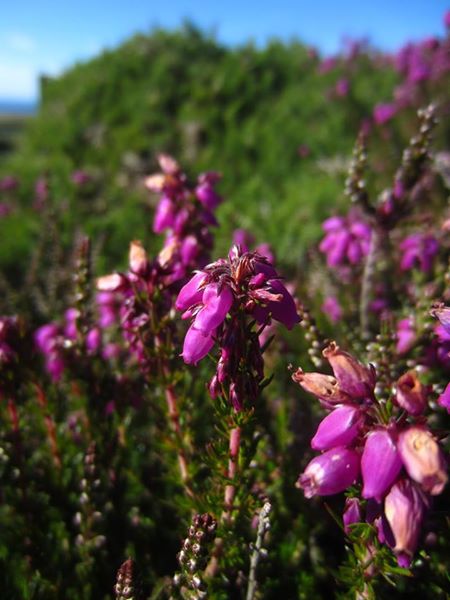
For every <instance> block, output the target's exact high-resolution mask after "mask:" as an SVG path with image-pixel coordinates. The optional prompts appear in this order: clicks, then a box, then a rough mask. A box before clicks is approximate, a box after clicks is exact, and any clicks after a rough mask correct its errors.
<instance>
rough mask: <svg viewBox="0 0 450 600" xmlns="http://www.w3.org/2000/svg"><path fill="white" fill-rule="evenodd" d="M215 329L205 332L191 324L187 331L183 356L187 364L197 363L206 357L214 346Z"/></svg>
mask: <svg viewBox="0 0 450 600" xmlns="http://www.w3.org/2000/svg"><path fill="white" fill-rule="evenodd" d="M214 333H215V332H214V331H211V332H209V333H205V332H204V331H201V330H200V329H197V328H196V327H194V325H191V326H190V327H189V329H188V330H187V332H186V336H185V338H184V344H183V353H182V355H181V356H182V357H183V360H184V362H185V363H186V364H188V365H195V364H197V363H198V361H199V360H201V359H202V358H204V357H205V356H206V355H207V354H208V352H209V351H210V350H211V348H212V347H213V346H214V337H213V336H214Z"/></svg>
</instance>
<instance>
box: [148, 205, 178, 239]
mask: <svg viewBox="0 0 450 600" xmlns="http://www.w3.org/2000/svg"><path fill="white" fill-rule="evenodd" d="M174 220H175V207H174V205H173V203H172V201H171V200H170V198H168V197H167V196H163V197H162V198H161V200H160V201H159V204H158V207H157V209H156V213H155V219H154V221H153V231H154V232H155V233H161V232H162V231H164V229H167V228H168V227H172V226H173V224H174Z"/></svg>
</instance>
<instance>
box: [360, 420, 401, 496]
mask: <svg viewBox="0 0 450 600" xmlns="http://www.w3.org/2000/svg"><path fill="white" fill-rule="evenodd" d="M401 468H402V460H401V458H400V455H399V453H398V452H397V448H396V446H395V443H394V441H393V439H392V437H391V435H390V433H389V432H388V431H387V430H386V429H378V430H376V431H373V432H372V433H370V434H369V435H368V437H367V440H366V444H365V446H364V452H363V455H362V459H361V471H362V478H363V483H364V487H363V491H362V496H363V498H376V499H377V500H380V499H381V498H382V496H383V495H384V493H385V492H386V491H387V490H388V489H389V487H390V486H391V485H392V484H393V483H394V481H395V479H396V478H397V475H398V474H399V473H400V470H401Z"/></svg>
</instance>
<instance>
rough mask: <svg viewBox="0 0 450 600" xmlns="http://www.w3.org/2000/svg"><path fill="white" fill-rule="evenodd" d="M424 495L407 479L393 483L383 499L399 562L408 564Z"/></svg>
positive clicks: (419, 526)
mask: <svg viewBox="0 0 450 600" xmlns="http://www.w3.org/2000/svg"><path fill="white" fill-rule="evenodd" d="M425 508H426V505H425V502H424V497H423V495H422V494H421V492H420V490H418V489H417V487H416V486H415V485H414V483H413V482H412V481H410V480H409V479H400V480H399V481H397V483H395V484H394V485H393V486H392V488H391V490H390V492H389V494H388V495H387V496H386V499H385V501H384V511H385V514H386V518H387V520H388V523H389V525H390V527H391V530H392V533H393V535H394V539H395V546H394V552H395V553H396V554H397V555H398V560H399V564H401V565H402V566H409V563H410V559H411V557H412V555H413V554H414V552H415V550H416V547H417V541H418V539H419V534H420V529H421V527H422V521H423V517H424V514H425Z"/></svg>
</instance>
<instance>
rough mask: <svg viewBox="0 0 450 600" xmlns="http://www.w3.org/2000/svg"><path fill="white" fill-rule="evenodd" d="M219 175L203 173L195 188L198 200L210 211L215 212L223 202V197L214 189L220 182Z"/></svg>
mask: <svg viewBox="0 0 450 600" xmlns="http://www.w3.org/2000/svg"><path fill="white" fill-rule="evenodd" d="M220 179H221V175H220V174H219V173H214V172H210V173H203V174H202V175H200V177H199V178H198V185H197V187H196V188H195V195H196V196H197V198H198V200H199V201H200V202H201V203H202V204H203V206H204V207H205V208H207V209H208V210H209V211H214V210H215V209H216V208H217V207H218V206H219V204H220V203H221V202H222V197H221V196H219V194H218V193H217V192H216V190H215V189H214V186H215V185H216V184H217V182H218V181H220Z"/></svg>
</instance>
